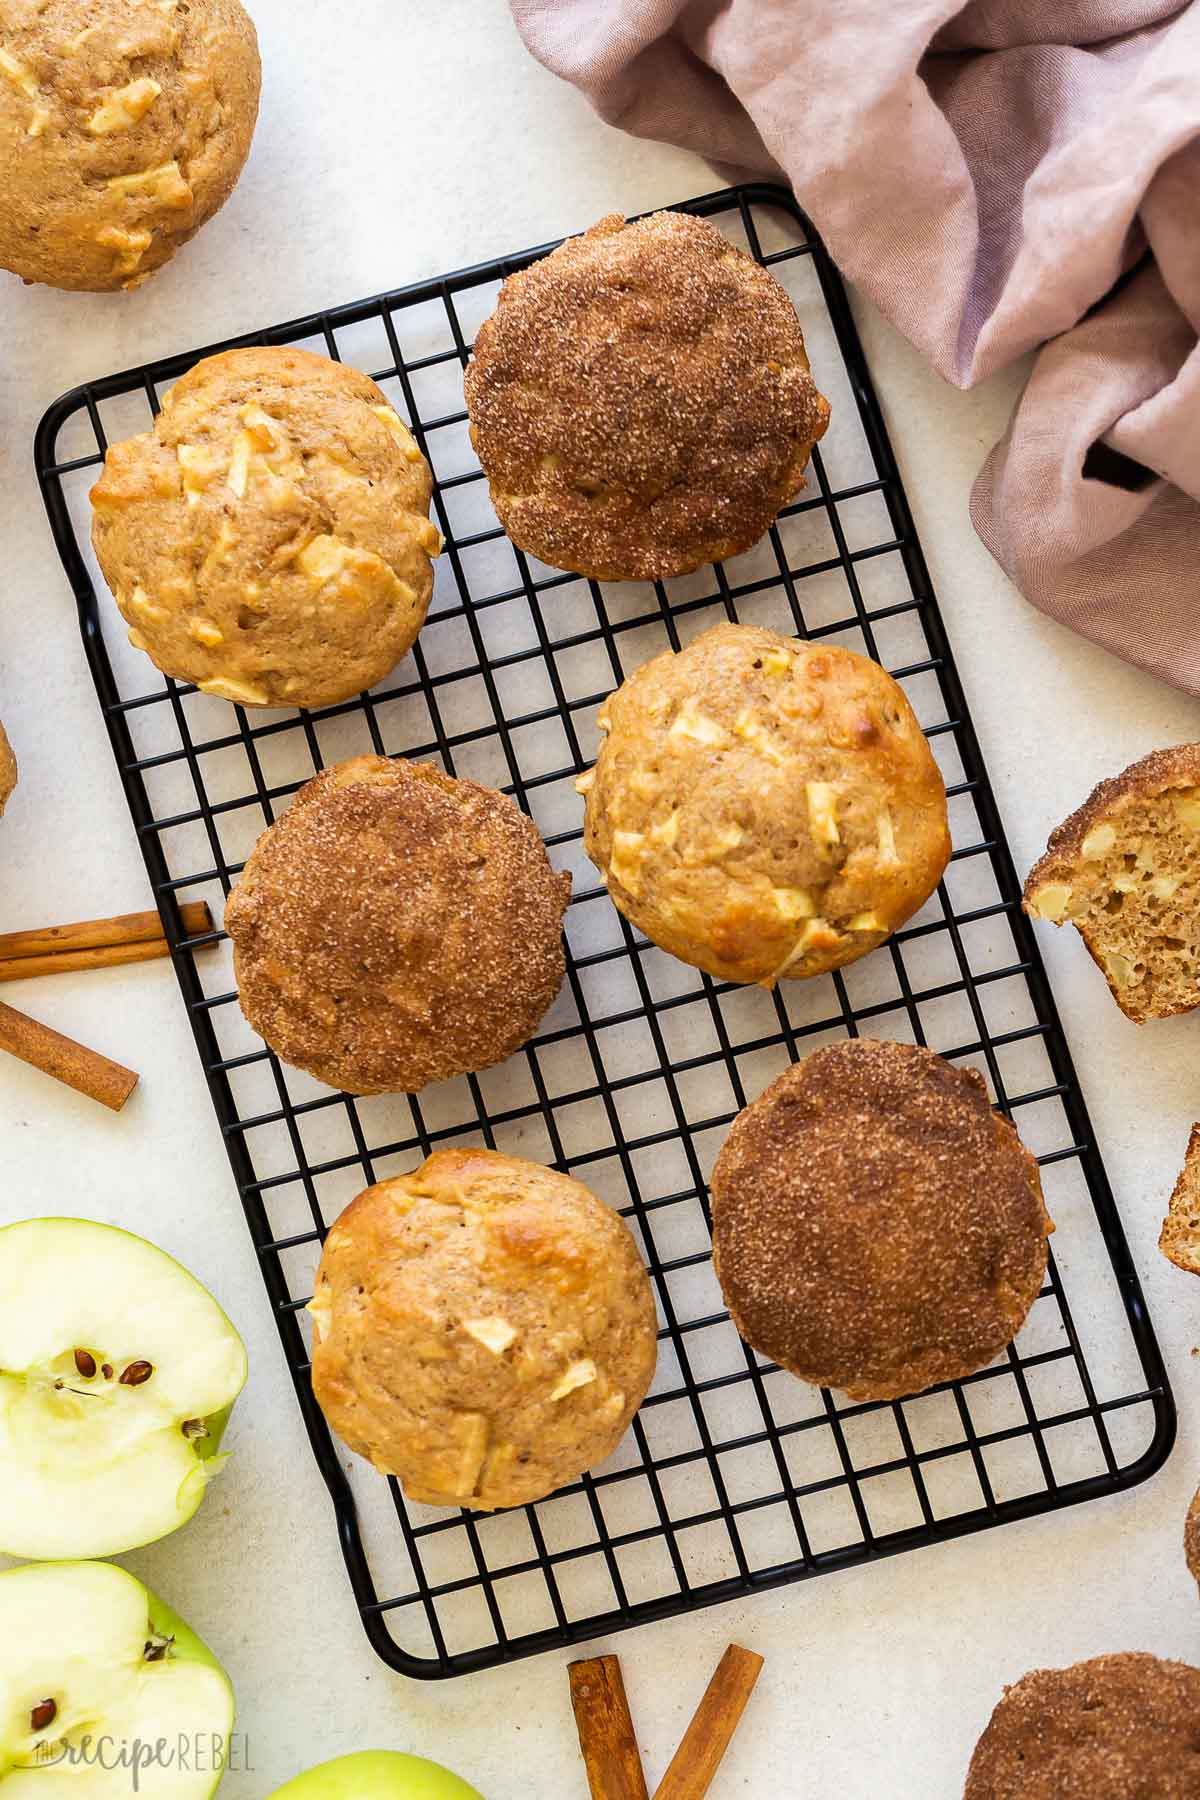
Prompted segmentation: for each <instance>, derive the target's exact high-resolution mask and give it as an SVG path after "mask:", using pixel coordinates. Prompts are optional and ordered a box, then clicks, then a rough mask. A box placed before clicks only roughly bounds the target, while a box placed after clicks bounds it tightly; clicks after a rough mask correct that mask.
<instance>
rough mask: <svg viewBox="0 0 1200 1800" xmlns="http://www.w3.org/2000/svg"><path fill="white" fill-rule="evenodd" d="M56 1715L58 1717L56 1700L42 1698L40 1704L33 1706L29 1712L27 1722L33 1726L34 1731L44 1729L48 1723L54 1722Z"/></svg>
mask: <svg viewBox="0 0 1200 1800" xmlns="http://www.w3.org/2000/svg"><path fill="white" fill-rule="evenodd" d="M57 1717H58V1703H57V1701H55V1700H43V1701H42V1704H41V1705H40V1706H35V1707H34V1709H33V1711H32V1712H31V1713H30V1715H29V1723H30V1725H31V1726H32V1727H33V1729H34V1731H45V1729H46V1727H47V1726H48V1725H53V1723H54V1721H55V1719H57Z"/></svg>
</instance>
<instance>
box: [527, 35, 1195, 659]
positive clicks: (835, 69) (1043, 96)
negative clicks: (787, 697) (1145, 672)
mask: <svg viewBox="0 0 1200 1800" xmlns="http://www.w3.org/2000/svg"><path fill="white" fill-rule="evenodd" d="M510 4H511V6H512V10H513V13H514V16H515V18H516V22H517V25H518V27H519V29H520V31H521V33H522V35H523V36H524V38H525V41H526V43H527V44H528V45H529V48H530V49H531V50H532V51H533V53H534V55H535V56H537V57H538V58H539V59H540V61H542V62H543V63H544V64H545V65H546V66H547V67H548V68H550V69H551V70H553V71H554V72H555V73H556V74H558V75H560V76H562V77H564V78H565V79H566V80H568V81H571V82H574V83H575V84H576V85H577V86H578V87H580V88H582V89H583V91H584V92H585V93H586V94H587V95H588V96H589V98H590V99H591V101H592V102H593V104H594V105H595V107H596V108H597V110H598V111H599V112H600V114H601V115H602V117H604V118H605V119H607V120H608V121H609V122H610V123H612V124H614V125H619V126H621V127H623V128H624V129H625V130H627V131H631V132H634V133H636V134H638V135H639V136H643V137H651V138H658V139H662V140H666V141H669V142H671V143H675V144H680V145H683V146H685V147H687V148H690V149H692V150H695V151H697V152H698V153H699V154H701V155H702V156H705V157H707V158H708V159H709V160H710V161H713V162H716V163H718V164H721V165H723V166H725V167H726V168H735V169H740V170H750V171H756V172H768V173H773V174H776V175H782V176H783V177H785V178H786V179H787V181H789V182H790V184H791V185H792V187H793V188H794V190H795V192H796V194H797V196H798V198H799V200H800V203H801V205H802V206H803V207H804V208H805V210H806V211H807V212H808V213H809V215H810V216H811V218H812V219H813V221H814V223H815V224H816V226H817V228H818V230H819V231H820V232H821V234H822V236H823V237H824V239H825V242H826V244H827V245H828V247H829V249H830V251H831V253H832V255H833V257H834V259H835V261H836V262H837V263H838V265H839V267H840V268H841V269H842V271H843V272H844V273H845V274H846V275H847V276H848V277H849V278H850V279H851V280H852V281H854V282H855V283H857V284H858V285H859V286H860V287H861V288H862V289H863V290H864V291H865V292H866V293H868V294H869V295H870V296H871V298H872V299H873V300H874V301H875V303H876V305H878V306H879V307H880V308H881V310H882V311H883V312H884V313H886V315H887V316H888V317H889V318H890V319H891V320H892V321H893V323H894V324H896V325H897V326H898V327H899V328H900V330H901V331H903V332H904V334H905V335H906V336H907V337H908V338H910V339H911V340H912V342H913V343H914V344H916V345H917V346H918V348H919V349H921V350H922V351H923V352H924V354H925V355H926V356H927V357H928V359H929V361H930V362H931V363H932V364H933V366H934V368H935V369H937V371H938V372H939V374H941V375H943V376H944V377H945V378H946V380H948V381H951V382H953V383H955V384H956V385H958V386H960V387H969V386H971V385H972V384H974V383H975V382H978V381H982V380H984V379H985V377H987V376H988V375H990V374H992V373H993V372H994V371H995V370H997V369H1000V368H1002V367H1004V365H1005V364H1006V363H1009V362H1012V361H1013V360H1014V359H1015V358H1017V357H1020V356H1023V355H1024V354H1026V353H1027V352H1028V351H1030V350H1034V349H1036V348H1037V347H1038V346H1039V345H1040V346H1042V348H1041V350H1040V352H1039V354H1038V355H1037V358H1036V361H1035V363H1034V367H1033V373H1032V375H1031V377H1030V379H1029V381H1028V383H1027V385H1026V388H1025V390H1024V393H1023V395H1022V398H1021V400H1020V401H1019V403H1018V405H1017V408H1016V410H1015V412H1014V414H1013V417H1012V420H1011V423H1010V425H1009V429H1008V431H1007V432H1006V434H1005V436H1004V438H1003V440H1002V441H1001V442H1000V443H999V444H997V445H996V447H995V448H994V450H993V451H992V452H991V454H990V456H989V457H988V459H987V461H986V463H985V465H984V467H983V470H982V472H981V473H980V475H979V478H978V481H977V482H976V484H975V488H974V491H973V494H972V500H971V516H972V518H973V520H974V523H975V527H976V529H977V530H978V532H979V535H980V536H981V537H982V539H983V541H984V543H985V544H986V545H987V546H988V549H989V550H990V551H991V552H992V554H993V556H995V557H996V559H997V560H998V561H999V562H1000V563H1001V564H1002V566H1003V567H1004V568H1005V569H1006V570H1007V571H1008V573H1009V575H1010V576H1011V577H1012V579H1013V581H1014V582H1015V583H1016V585H1017V586H1018V587H1019V588H1020V589H1021V591H1022V592H1023V593H1024V594H1025V596H1026V597H1027V599H1029V600H1030V601H1031V602H1032V603H1033V605H1034V606H1037V607H1040V608H1041V609H1042V611H1044V612H1046V613H1048V614H1050V615H1051V616H1052V617H1054V618H1056V619H1059V620H1061V621H1062V622H1063V623H1064V624H1066V625H1069V626H1071V627H1073V629H1074V630H1076V631H1078V632H1081V633H1082V634H1083V635H1084V636H1085V637H1088V638H1091V639H1092V640H1094V641H1095V642H1096V643H1099V644H1102V645H1104V646H1105V647H1106V648H1107V649H1108V650H1111V651H1113V652H1114V653H1115V654H1116V655H1118V656H1122V657H1124V658H1125V659H1126V660H1127V661H1129V662H1132V663H1136V664H1139V665H1140V666H1141V667H1142V668H1145V669H1149V670H1151V671H1152V672H1153V673H1154V674H1156V675H1158V676H1161V677H1162V679H1163V680H1165V681H1169V682H1172V683H1173V684H1174V685H1175V686H1177V687H1181V688H1184V689H1186V690H1188V691H1190V692H1192V693H1194V694H1200V348H1198V344H1197V336H1198V333H1200V0H1196V3H1194V4H1186V5H1179V4H1174V5H1172V4H1169V3H1167V0H1024V3H1021V0H973V3H972V4H970V5H967V6H962V5H953V4H950V3H949V0H909V3H907V4H904V5H900V6H897V5H896V4H895V3H894V0H510Z"/></svg>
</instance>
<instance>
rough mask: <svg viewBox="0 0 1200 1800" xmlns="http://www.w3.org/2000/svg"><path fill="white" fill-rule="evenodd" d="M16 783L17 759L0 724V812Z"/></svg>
mask: <svg viewBox="0 0 1200 1800" xmlns="http://www.w3.org/2000/svg"><path fill="white" fill-rule="evenodd" d="M16 785H17V759H16V757H15V756H14V755H13V748H12V745H11V744H10V743H9V741H8V734H7V733H6V731H5V729H4V726H3V725H2V724H0V813H2V812H3V811H4V808H5V806H6V805H7V804H8V800H9V796H10V795H11V793H12V791H13V789H14V788H15V787H16Z"/></svg>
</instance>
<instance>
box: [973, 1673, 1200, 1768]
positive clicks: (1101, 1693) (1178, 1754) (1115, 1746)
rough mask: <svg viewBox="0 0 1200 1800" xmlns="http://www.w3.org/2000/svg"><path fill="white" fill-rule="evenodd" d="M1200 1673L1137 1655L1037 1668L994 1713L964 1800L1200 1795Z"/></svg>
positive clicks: (975, 1758) (1008, 1690)
mask: <svg viewBox="0 0 1200 1800" xmlns="http://www.w3.org/2000/svg"><path fill="white" fill-rule="evenodd" d="M1198 1748H1200V1669H1194V1668H1192V1667H1191V1666H1190V1664H1188V1663H1181V1662H1164V1661H1162V1660H1161V1659H1160V1658H1159V1657H1157V1656H1148V1655H1146V1654H1145V1653H1144V1652H1139V1651H1129V1652H1126V1653H1124V1654H1122V1655H1117V1656H1097V1657H1095V1658H1093V1659H1092V1661H1090V1662H1081V1663H1075V1664H1074V1665H1073V1666H1072V1667H1071V1668H1068V1669H1035V1670H1034V1671H1033V1673H1032V1674H1029V1675H1026V1676H1025V1677H1024V1678H1023V1679H1022V1680H1021V1681H1018V1682H1017V1683H1016V1684H1015V1686H1013V1687H1010V1688H1006V1690H1005V1693H1004V1698H1003V1699H1002V1700H1001V1701H1000V1703H999V1705H998V1706H997V1707H996V1710H995V1712H994V1713H993V1714H992V1717H991V1722H990V1723H989V1725H988V1728H987V1730H986V1731H985V1732H984V1734H983V1736H982V1737H981V1738H980V1740H979V1743H978V1745H977V1746H976V1750H975V1754H974V1756H973V1757H972V1758H971V1767H970V1769H969V1771H968V1774H967V1785H966V1789H965V1790H964V1795H963V1800H1200V1755H1198V1754H1197V1749H1198Z"/></svg>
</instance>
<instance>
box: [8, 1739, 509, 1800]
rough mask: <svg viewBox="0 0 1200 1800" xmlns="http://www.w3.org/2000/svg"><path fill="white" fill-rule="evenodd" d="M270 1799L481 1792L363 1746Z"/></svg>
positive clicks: (440, 1798) (371, 1799) (469, 1795)
mask: <svg viewBox="0 0 1200 1800" xmlns="http://www.w3.org/2000/svg"><path fill="white" fill-rule="evenodd" d="M4 1800H8V1796H7V1795H5V1796H4ZM271 1800H483V1796H482V1795H481V1794H479V1793H478V1792H477V1791H476V1789H475V1788H473V1787H468V1786H467V1784H466V1782H465V1781H460V1780H459V1778H458V1776H457V1775H452V1774H451V1773H450V1771H449V1769H443V1768H440V1767H439V1766H438V1764H437V1763H431V1762H426V1761H425V1758H424V1757H423V1756H402V1755H401V1754H400V1752H399V1751H398V1750H362V1751H360V1752H359V1753H358V1755H357V1756H339V1757H337V1758H336V1760H335V1761H334V1762H327V1763H321V1765H320V1766H319V1768H316V1769H310V1770H309V1771H308V1773H307V1775H297V1776H296V1778H295V1780H294V1781H286V1782H285V1783H284V1784H283V1786H282V1787H281V1788H276V1790H275V1792H274V1793H273V1794H272V1795H271Z"/></svg>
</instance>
